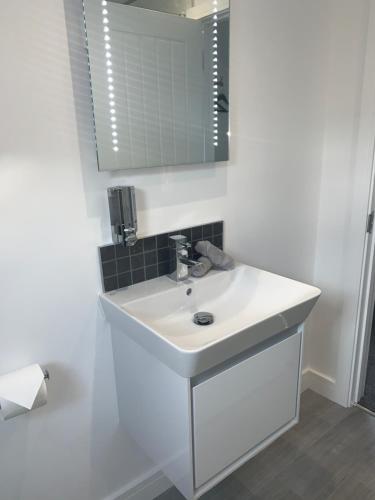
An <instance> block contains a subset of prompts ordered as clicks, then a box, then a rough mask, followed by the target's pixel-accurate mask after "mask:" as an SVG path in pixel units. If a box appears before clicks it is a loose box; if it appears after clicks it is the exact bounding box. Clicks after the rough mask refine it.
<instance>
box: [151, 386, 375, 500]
mask: <svg viewBox="0 0 375 500" xmlns="http://www.w3.org/2000/svg"><path fill="white" fill-rule="evenodd" d="M183 498H184V497H183V496H182V495H181V494H180V493H179V492H178V491H177V489H176V488H171V489H170V490H168V491H167V492H165V493H164V494H162V495H160V496H159V497H157V499H155V500H183ZM302 499H303V500H354V499H361V500H375V418H374V417H372V416H371V415H368V414H366V413H365V412H363V411H361V410H359V409H358V408H342V407H341V406H338V405H336V404H334V403H332V402H331V401H328V400H327V399H325V398H323V397H321V396H319V395H318V394H316V393H314V392H312V391H310V390H308V391H306V392H304V393H303V395H302V399H301V419H300V423H299V424H298V425H297V426H295V427H294V428H293V429H291V430H290V431H289V432H288V433H286V434H284V435H283V436H282V437H281V438H279V439H278V440H277V441H276V442H275V443H273V444H272V445H271V446H269V447H268V448H267V449H265V450H264V451H263V452H262V453H260V454H259V455H257V456H256V457H255V458H253V459H252V460H250V461H249V462H248V463H247V464H245V465H244V466H242V467H241V468H240V469H238V470H237V471H236V472H234V474H232V475H231V476H230V477H228V478H227V479H225V480H224V481H223V482H222V483H220V484H219V485H217V486H216V487H215V488H213V489H212V490H211V491H210V492H208V493H206V494H205V495H204V496H203V497H202V500H302Z"/></svg>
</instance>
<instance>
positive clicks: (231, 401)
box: [192, 334, 301, 488]
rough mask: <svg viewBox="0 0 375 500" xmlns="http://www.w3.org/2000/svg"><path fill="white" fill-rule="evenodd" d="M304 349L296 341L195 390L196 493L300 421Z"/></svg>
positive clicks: (297, 338)
mask: <svg viewBox="0 0 375 500" xmlns="http://www.w3.org/2000/svg"><path fill="white" fill-rule="evenodd" d="M300 349H301V335H300V334H295V335H292V336H291V337H288V338H286V339H284V340H282V341H281V342H278V343H277V344H275V345H273V346H271V347H268V348H266V349H264V350H263V351H261V352H259V353H257V354H255V355H253V356H251V357H249V358H247V359H245V360H243V361H241V362H239V363H238V364H235V365H234V366H232V367H230V368H228V369H226V370H224V371H222V372H221V373H219V374H218V375H215V376H213V377H212V378H209V379H208V380H206V381H204V382H202V383H200V384H198V385H197V386H195V387H193V389H192V403H193V436H194V458H195V460H194V464H195V468H194V469H195V486H196V487H197V488H199V487H200V486H202V485H203V484H204V483H206V482H207V481H209V480H210V479H212V478H213V477H215V475H216V474H218V473H220V472H221V471H224V470H225V469H226V468H227V467H229V466H230V465H231V464H233V463H235V462H236V460H238V459H239V458H240V457H243V456H244V455H246V453H248V452H249V450H253V449H254V448H255V447H256V446H258V445H259V444H260V443H262V442H263V441H264V440H265V439H267V438H268V437H269V436H271V435H272V434H274V433H275V432H277V431H278V430H279V429H281V428H283V427H284V426H285V425H287V424H288V422H291V421H292V420H293V419H295V418H296V416H297V400H298V380H299V358H300Z"/></svg>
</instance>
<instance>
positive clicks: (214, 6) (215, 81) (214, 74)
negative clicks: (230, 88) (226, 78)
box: [212, 0, 219, 147]
mask: <svg viewBox="0 0 375 500" xmlns="http://www.w3.org/2000/svg"><path fill="white" fill-rule="evenodd" d="M217 11H218V9H217V0H212V12H213V16H212V20H213V22H212V82H213V86H212V87H213V90H212V95H213V99H212V100H213V124H212V131H213V134H212V136H213V144H214V146H215V147H217V146H218V145H219V142H218V141H219V123H218V95H219V93H218V64H217V63H218V50H217V49H218V43H217V42H218V38H217V31H218V30H217V26H218V22H217V19H218V17H217Z"/></svg>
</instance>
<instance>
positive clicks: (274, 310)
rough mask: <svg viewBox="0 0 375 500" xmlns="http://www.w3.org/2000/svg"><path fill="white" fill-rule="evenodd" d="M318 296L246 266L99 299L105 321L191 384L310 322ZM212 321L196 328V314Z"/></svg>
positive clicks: (165, 281)
mask: <svg viewBox="0 0 375 500" xmlns="http://www.w3.org/2000/svg"><path fill="white" fill-rule="evenodd" d="M320 293H321V292H320V290H319V289H318V288H315V287H312V286H309V285H305V284H303V283H300V282H297V281H293V280H291V279H288V278H284V277H282V276H278V275H276V274H272V273H269V272H266V271H262V270H260V269H256V268H254V267H250V266H247V265H244V264H237V265H236V267H235V268H234V269H233V270H231V271H211V272H210V273H209V274H208V275H206V276H205V277H203V278H191V279H189V280H187V281H184V282H181V283H174V282H173V281H171V280H170V279H169V278H168V277H167V276H163V277H160V278H156V279H154V280H151V281H147V282H143V283H139V284H137V285H135V286H132V287H130V288H127V289H122V290H118V291H116V292H110V293H105V294H102V295H101V303H102V306H103V309H104V312H105V315H106V317H107V319H108V320H109V321H110V322H111V323H112V324H113V325H114V326H115V327H116V328H117V329H119V330H122V331H123V334H124V335H128V336H129V337H131V338H132V339H133V340H134V341H135V342H137V343H138V344H140V345H141V346H142V347H144V348H145V349H146V350H147V351H149V352H150V353H151V354H153V355H154V356H156V357H157V358H158V359H159V360H160V361H162V362H164V363H165V364H166V365H168V366H169V367H170V368H172V369H173V370H174V371H176V372H177V373H179V374H180V375H182V376H183V377H186V378H191V377H194V376H196V375H198V374H200V373H202V372H204V371H206V370H208V369H209V368H212V367H213V366H216V365H218V364H220V363H222V362H224V361H226V360H228V359H229V358H231V357H233V356H236V355H237V354H240V353H242V352H244V351H245V350H247V349H250V348H252V347H254V346H256V345H257V344H259V343H261V342H263V341H265V340H267V339H269V338H270V337H272V336H274V335H276V334H278V333H280V332H282V331H285V330H287V329H289V328H292V327H294V326H297V325H299V324H301V323H303V322H304V321H305V319H306V318H307V316H308V314H309V313H310V311H311V309H312V308H313V306H314V304H315V302H316V301H317V299H318V297H319V295H320ZM199 311H203V312H209V313H211V314H212V315H213V317H214V322H213V323H212V324H210V325H205V326H202V325H197V324H195V323H194V321H193V317H194V314H195V313H197V312H199Z"/></svg>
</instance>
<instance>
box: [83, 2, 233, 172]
mask: <svg viewBox="0 0 375 500" xmlns="http://www.w3.org/2000/svg"><path fill="white" fill-rule="evenodd" d="M84 12H85V23H86V32H87V42H88V51H89V63H90V74H91V87H92V99H93V109H94V118H95V132H96V143H97V155H98V162H99V169H100V170H120V169H128V168H141V167H153V166H163V165H183V164H200V163H207V162H218V161H225V160H227V159H228V140H229V119H228V118H229V0H113V1H109V0H108V1H107V0H85V1H84Z"/></svg>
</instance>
